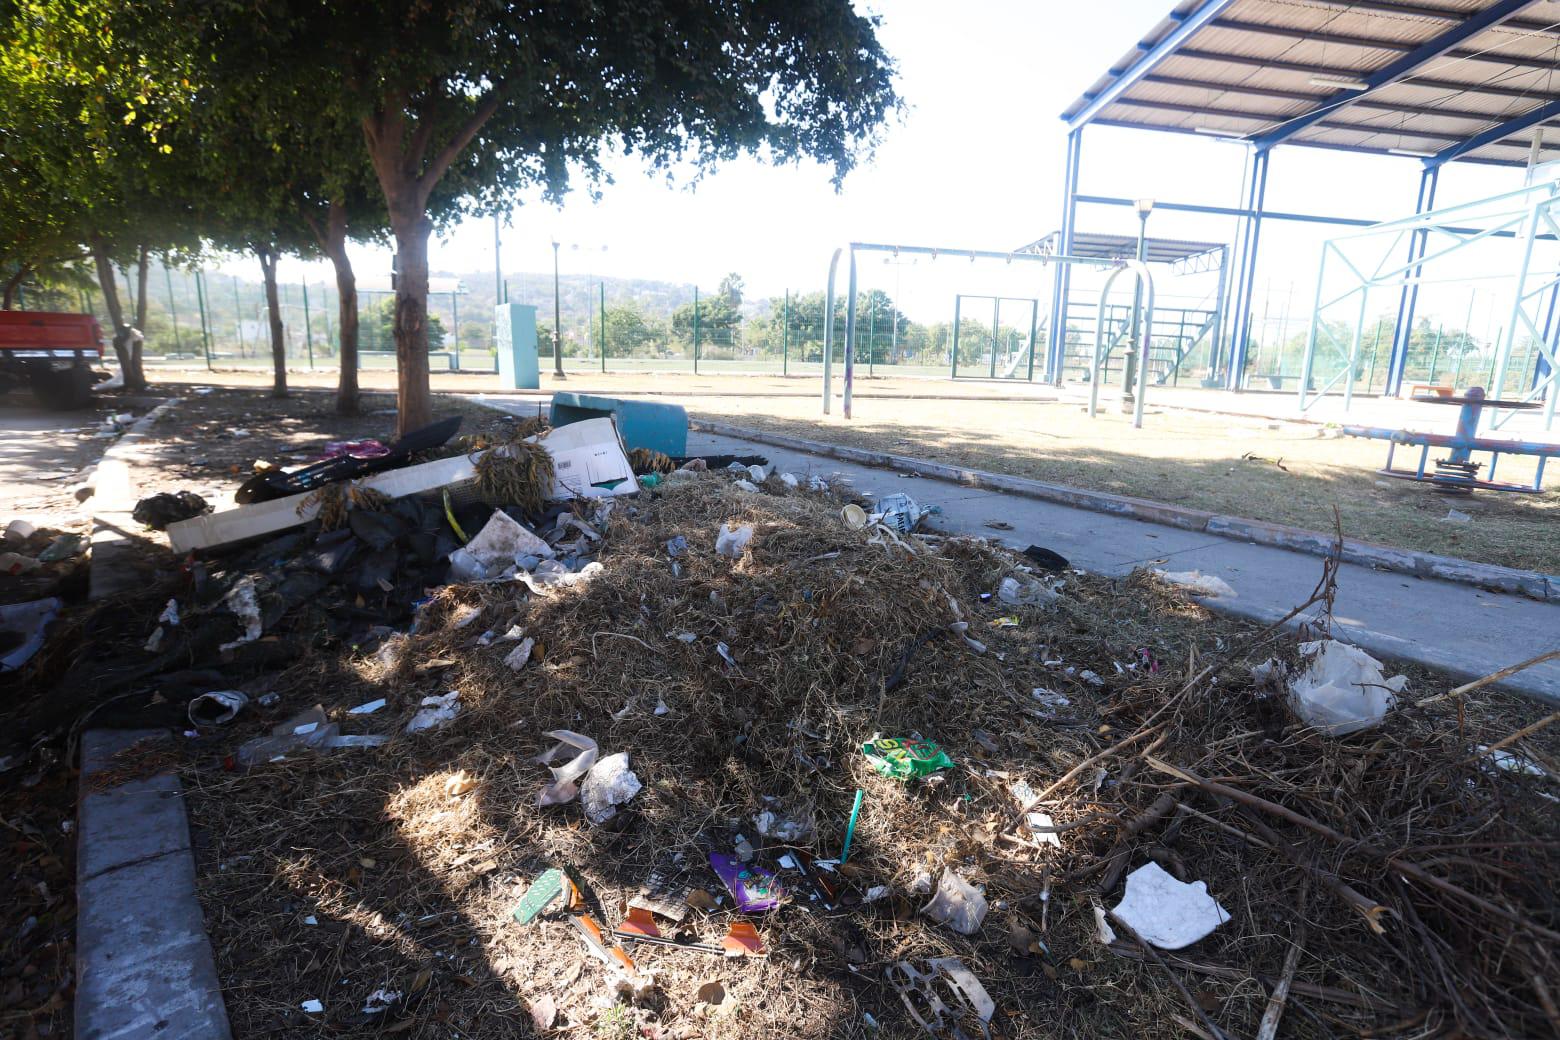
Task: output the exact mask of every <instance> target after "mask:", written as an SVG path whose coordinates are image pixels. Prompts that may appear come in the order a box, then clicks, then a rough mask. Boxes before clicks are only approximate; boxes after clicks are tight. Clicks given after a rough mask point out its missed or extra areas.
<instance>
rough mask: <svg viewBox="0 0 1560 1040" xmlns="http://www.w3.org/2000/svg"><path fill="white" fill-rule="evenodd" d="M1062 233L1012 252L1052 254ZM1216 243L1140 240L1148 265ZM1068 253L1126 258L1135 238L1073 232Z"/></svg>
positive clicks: (1210, 247)
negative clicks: (1070, 248)
mask: <svg viewBox="0 0 1560 1040" xmlns="http://www.w3.org/2000/svg"><path fill="white" fill-rule="evenodd" d="M1061 234H1062V233H1061V232H1060V231H1053V232H1051V233H1050V234H1049V235H1046V236H1045V237H1044V238H1037V239H1035V240H1034V241H1033V242H1030V243H1029V244H1028V245H1023V246H1019V247H1018V248H1017V249H1015V250H1014V252H1015V253H1039V254H1041V255H1043V256H1051V255H1054V254H1055V253H1056V247H1057V244H1058V243H1060V242H1061ZM1223 248H1224V246H1223V244H1222V243H1219V242H1189V241H1186V240H1184V239H1179V238H1148V239H1144V240H1143V252H1144V256H1145V258H1146V259H1147V261H1148V262H1149V263H1151V264H1172V263H1175V262H1177V261H1179V260H1188V259H1190V258H1192V257H1194V256H1202V255H1203V254H1204V253H1211V252H1213V251H1214V250H1216V249H1223ZM1070 255H1072V256H1082V257H1088V258H1090V259H1094V260H1126V259H1130V258H1132V257H1135V256H1137V238H1136V236H1134V235H1108V234H1100V233H1096V232H1091V231H1075V232H1074V233H1073V244H1072V250H1071V253H1070Z"/></svg>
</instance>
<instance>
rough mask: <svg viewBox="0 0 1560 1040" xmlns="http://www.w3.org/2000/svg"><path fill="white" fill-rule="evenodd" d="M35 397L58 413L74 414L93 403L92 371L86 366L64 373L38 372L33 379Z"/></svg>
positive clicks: (66, 370) (70, 369) (64, 371)
mask: <svg viewBox="0 0 1560 1040" xmlns="http://www.w3.org/2000/svg"><path fill="white" fill-rule="evenodd" d="M32 390H33V396H34V397H36V398H37V399H38V403H39V404H41V405H43V406H44V407H45V408H48V409H50V410H52V411H56V412H73V411H76V410H78V409H81V408H85V407H87V406H88V405H90V404H91V403H92V370H91V369H89V368H87V367H86V366H84V365H80V366H77V367H75V368H68V369H65V370H63V371H48V372H37V373H34V374H33V377H32Z"/></svg>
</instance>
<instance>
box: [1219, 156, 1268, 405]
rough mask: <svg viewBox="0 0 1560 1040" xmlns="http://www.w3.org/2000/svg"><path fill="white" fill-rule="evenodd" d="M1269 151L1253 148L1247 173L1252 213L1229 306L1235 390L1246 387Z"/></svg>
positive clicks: (1246, 224) (1245, 223) (1231, 385)
mask: <svg viewBox="0 0 1560 1040" xmlns="http://www.w3.org/2000/svg"><path fill="white" fill-rule="evenodd" d="M1267 175H1268V153H1267V152H1265V151H1256V150H1253V151H1252V153H1251V171H1250V172H1249V173H1248V174H1247V175H1246V207H1245V208H1246V210H1247V211H1248V212H1249V213H1250V216H1247V217H1243V218H1242V220H1241V223H1242V225H1243V227H1242V228H1241V248H1240V259H1239V262H1238V267H1237V275H1236V281H1235V283H1234V296H1235V298H1234V300H1232V301H1231V306H1230V310H1231V312H1232V316H1233V320H1232V321H1231V322H1230V337H1229V344H1230V367H1229V372H1228V374H1227V382H1226V383H1225V385H1226V386H1227V387H1228V388H1229V389H1231V390H1235V391H1239V390H1241V389H1243V386H1244V383H1245V376H1246V355H1247V348H1248V347H1249V346H1250V343H1251V298H1252V295H1253V293H1254V292H1255V290H1256V285H1257V255H1258V250H1259V245H1258V243H1259V242H1260V241H1261V238H1262V218H1263V217H1264V216H1265V215H1266V214H1264V213H1263V211H1262V204H1263V203H1264V202H1265V201H1266V199H1267Z"/></svg>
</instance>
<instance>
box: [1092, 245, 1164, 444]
mask: <svg viewBox="0 0 1560 1040" xmlns="http://www.w3.org/2000/svg"><path fill="white" fill-rule="evenodd" d="M1128 271H1130V272H1132V274H1133V275H1135V276H1136V277H1137V285H1138V286H1139V287H1141V288H1142V290H1143V309H1142V310H1141V311H1139V312H1138V313H1137V315H1136V316H1135V321H1134V322H1133V325H1134V328H1133V335H1132V344H1133V349H1135V350H1137V351H1138V352H1139V354H1138V367H1137V384H1138V385H1137V399H1136V400H1135V401H1134V402H1133V406H1132V425H1133V427H1134V428H1138V429H1141V428H1142V426H1143V399H1144V398H1145V397H1146V396H1147V395H1148V341H1149V338H1150V335H1151V333H1152V330H1153V328H1154V275H1153V272H1151V271H1149V269H1148V265H1147V264H1145V263H1143V262H1142V261H1141V260H1128V261H1126V262H1124V263H1123V264H1122V265H1121V266H1120V267H1118V268H1116V270H1114V271H1112V272H1111V273H1110V276H1109V277H1107V278H1106V279H1105V285H1104V286H1103V287H1102V288H1101V289H1100V304H1099V313H1098V314H1097V315H1096V317H1095V321H1094V366H1093V368H1092V370H1091V371H1090V372H1089V418H1091V419H1092V418H1094V416H1095V413H1096V412H1098V411H1099V401H1100V370H1101V369H1102V368H1103V367H1104V365H1105V360H1106V359H1107V358H1108V357H1109V356H1110V350H1109V349H1108V348H1106V347H1105V312H1106V310H1107V306H1108V303H1109V300H1110V289H1111V286H1112V285H1114V284H1115V282H1116V279H1117V278H1119V277H1121V275H1122V274H1124V273H1126V272H1128ZM1102 348H1103V349H1102Z"/></svg>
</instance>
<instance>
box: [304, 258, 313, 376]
mask: <svg viewBox="0 0 1560 1040" xmlns="http://www.w3.org/2000/svg"><path fill="white" fill-rule="evenodd" d="M303 342H304V343H306V344H308V347H309V371H310V372H313V371H314V326H313V325H312V324H311V323H310V322H309V280H308V279H307V278H305V279H304V280H303Z"/></svg>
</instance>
